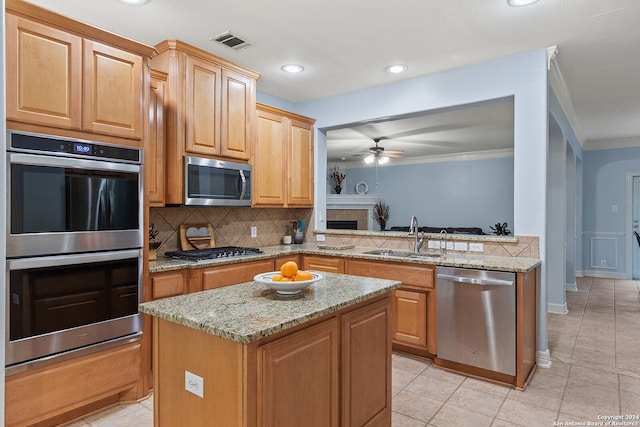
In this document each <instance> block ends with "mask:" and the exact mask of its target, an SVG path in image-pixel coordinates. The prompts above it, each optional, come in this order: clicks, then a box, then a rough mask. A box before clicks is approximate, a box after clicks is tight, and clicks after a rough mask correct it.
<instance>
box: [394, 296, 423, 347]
mask: <svg viewBox="0 0 640 427" xmlns="http://www.w3.org/2000/svg"><path fill="white" fill-rule="evenodd" d="M393 315H394V319H393V323H394V328H393V330H394V333H393V341H394V342H396V343H399V344H405V345H410V346H413V347H419V348H421V349H425V350H426V349H427V294H426V293H425V292H415V291H405V290H402V289H399V290H396V291H393Z"/></svg>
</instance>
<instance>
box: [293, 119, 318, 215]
mask: <svg viewBox="0 0 640 427" xmlns="http://www.w3.org/2000/svg"><path fill="white" fill-rule="evenodd" d="M313 176H314V175H313V124H311V123H309V122H304V121H302V120H297V119H291V126H290V127H289V191H288V194H287V196H288V198H287V204H288V205H289V206H301V207H304V206H307V207H312V206H313Z"/></svg>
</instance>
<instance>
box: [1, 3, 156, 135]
mask: <svg viewBox="0 0 640 427" xmlns="http://www.w3.org/2000/svg"><path fill="white" fill-rule="evenodd" d="M6 25H7V28H6V33H5V34H6V39H7V52H6V54H7V121H8V126H7V127H8V128H21V127H22V128H24V126H25V125H38V126H44V127H46V128H33V127H30V128H29V127H28V128H26V129H25V130H30V131H40V132H42V133H54V134H55V133H56V131H55V129H64V130H67V131H76V132H80V133H77V134H74V133H63V134H64V136H72V137H73V136H75V137H83V136H84V137H85V138H90V137H89V136H86V135H83V133H90V134H100V135H108V136H113V137H118V138H123V140H122V141H118V142H121V143H126V144H129V145H134V146H141V144H142V143H141V141H140V140H142V138H143V127H144V123H145V122H144V120H143V111H144V106H145V91H144V90H143V87H144V84H145V83H146V82H147V81H148V80H147V75H146V74H145V71H146V70H145V67H146V64H147V61H148V58H149V57H150V56H151V55H152V54H153V49H152V48H151V47H148V46H144V45H142V44H139V43H136V42H132V41H130V40H126V39H123V38H121V37H118V36H115V35H113V34H111V33H106V32H104V31H102V30H99V29H97V28H94V27H90V26H88V25H85V24H82V23H79V22H76V21H72V20H70V19H66V18H63V17H60V16H58V15H55V14H53V13H50V12H48V11H45V10H44V9H40V8H38V7H36V6H33V5H29V4H28V3H26V4H25V3H24V2H19V1H15V0H10V1H8V2H7V14H6ZM13 122H16V123H17V125H15V126H14V125H13ZM49 128H53V129H54V130H52V129H49ZM106 141H107V142H111V140H109V139H107V140H106Z"/></svg>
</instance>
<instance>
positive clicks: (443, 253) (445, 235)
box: [440, 228, 447, 256]
mask: <svg viewBox="0 0 640 427" xmlns="http://www.w3.org/2000/svg"><path fill="white" fill-rule="evenodd" d="M443 233H444V246H442V242H440V248H442V256H447V230H445V229H444V228H443V229H442V230H440V234H443Z"/></svg>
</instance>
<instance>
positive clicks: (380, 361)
mask: <svg viewBox="0 0 640 427" xmlns="http://www.w3.org/2000/svg"><path fill="white" fill-rule="evenodd" d="M391 311H392V310H391V307H390V304H389V301H388V300H386V301H380V302H378V303H375V304H371V305H369V306H365V307H362V308H359V309H357V310H354V311H352V312H349V313H347V314H345V315H343V316H342V331H341V332H342V356H341V363H342V365H341V366H342V375H341V376H342V383H341V384H342V424H341V425H343V426H385V425H387V426H388V425H391V360H390V359H389V358H388V357H387V355H388V354H391V330H390V326H389V324H390V322H389V319H390V318H391Z"/></svg>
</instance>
